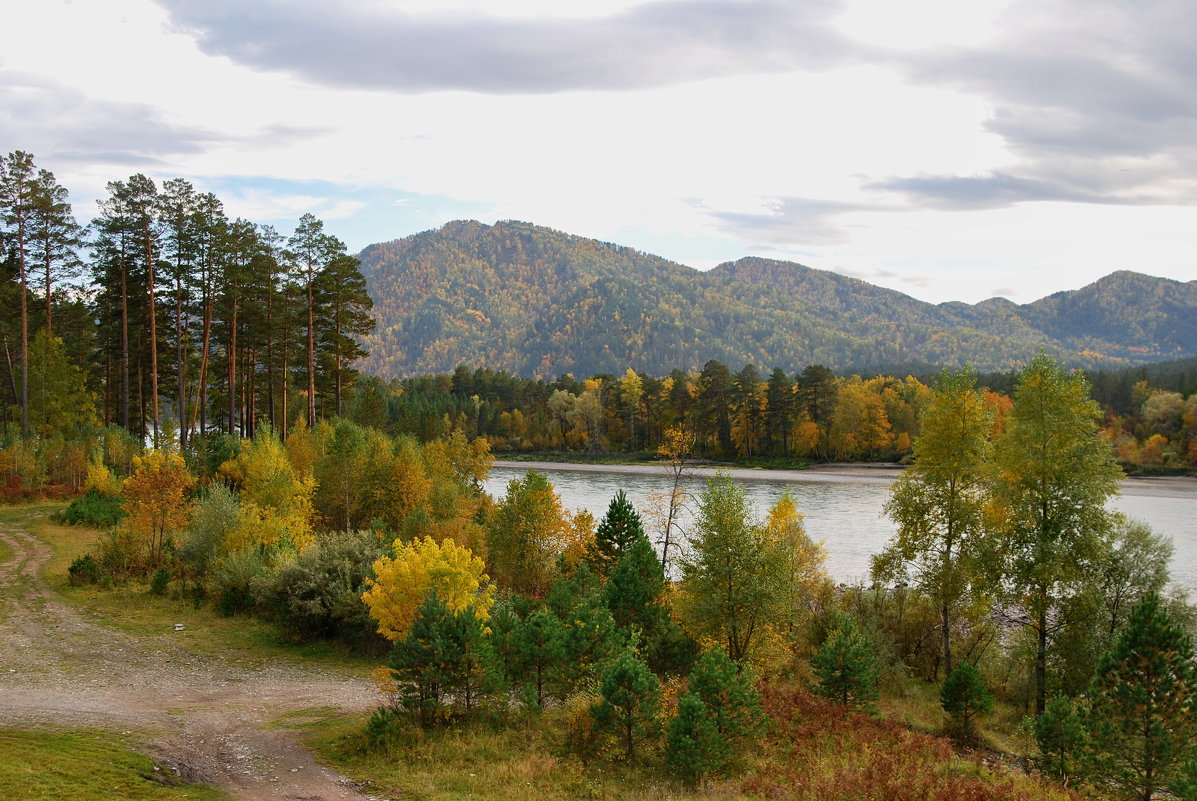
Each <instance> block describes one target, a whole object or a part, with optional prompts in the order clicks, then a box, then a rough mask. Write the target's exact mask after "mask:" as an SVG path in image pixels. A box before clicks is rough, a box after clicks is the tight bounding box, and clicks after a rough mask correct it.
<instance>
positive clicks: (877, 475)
mask: <svg viewBox="0 0 1197 801" xmlns="http://www.w3.org/2000/svg"><path fill="white" fill-rule="evenodd" d="M494 466H495V467H504V468H509V469H512V470H544V471H553V470H570V471H576V472H579V473H617V474H622V475H639V476H645V475H656V476H659V475H663V472H662V468H660V467H658V466H656V465H649V464H579V463H573V462H514V461H507V460H504V459H496V460H495V463H494ZM719 469H722V470H724V472H726V473H728V474H729V475H730V476H731V477H732V478H736V479H741V480H744V481H785V482H791V483H793V482H806V483H811V484H818V483H829V484H840V483H845V482H850V483H853V484H889V483H890V482H892V481H893V480H894V479H895V478H897V477H898V475H899V474H900V473H901V472H902V468H901V467H900V466H898V465H893V464H860V463H831V464H822V465H819V466H818V467H811V468H807V469H805V470H767V469H765V468H759V467H757V468H750V467H724V468H718V467H712V466H708V465H695V466H694V467H692V468H691V470H692V473H693V475H695V476H698V477H702V476H704V475H711V474H713V473H714V472H715V471H716V470H719ZM1122 494H1123V495H1137V496H1150V497H1158V498H1189V499H1197V478H1192V477H1189V476H1147V477H1136V478H1127V479H1124V480H1123V481H1122Z"/></svg>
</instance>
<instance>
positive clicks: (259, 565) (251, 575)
mask: <svg viewBox="0 0 1197 801" xmlns="http://www.w3.org/2000/svg"><path fill="white" fill-rule="evenodd" d="M266 572H267V558H266V554H265V553H264V552H263V551H262V550H261V549H260V548H252V547H251V548H245V549H242V550H240V551H234V552H233V553H231V554H229V555H228V556H227V557H225V559H224V561H223V562H221V563H220V566H219V567H218V568H217V569H216V578H215V582H214V583H215V590H216V593H215V594H216V597H217V601H216V611H217V612H219V613H220V614H222V615H224V616H225V617H232V616H233V615H236V614H238V613H240V612H248V611H250V610H251V609H253V608H254V594H253V590H252V587H253V583H254V580H255V579H257V578H258V577H259V576H263V575H265V574H266Z"/></svg>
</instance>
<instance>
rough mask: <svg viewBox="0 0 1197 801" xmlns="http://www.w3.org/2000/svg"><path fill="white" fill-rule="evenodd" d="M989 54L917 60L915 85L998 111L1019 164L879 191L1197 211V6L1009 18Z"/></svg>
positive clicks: (1150, 0)
mask: <svg viewBox="0 0 1197 801" xmlns="http://www.w3.org/2000/svg"><path fill="white" fill-rule="evenodd" d="M1007 13H1008V17H1007V21H1006V23H1007V24H1006V29H1005V33H1004V35H1003V36H1001V37H1000V38H998V39H996V40H995V41H993V42H991V43H989V44H988V45H987V46H985V47H983V48H972V49H956V50H945V51H940V52H937V53H934V54H916V55H913V56H907V57H904V58H905V61H904V62H899V63H900V64H901V66H902V68H903V69H905V70H906V71H907V73H908V74H909V75H910V77H912V78H913V79H914V80H916V81H918V82H921V83H925V84H931V85H935V86H940V87H948V88H954V89H957V90H963V91H965V92H966V93H968V94H970V95H972V96H975V97H980V98H983V99H985V100H987V101H988V102H990V103H991V104H992V106H993V114H992V115H991V117H990V119H989V120H988V122H987V124H986V128H987V129H988V130H989V131H990V132H992V133H994V134H997V135H998V136H1000V137H1001V138H1002V140H1003V141H1004V142H1005V144H1006V146H1007V149H1008V150H1009V151H1010V152H1011V154H1012V155H1014V156H1015V157H1016V161H1014V162H1012V163H1010V164H1008V165H1006V166H1005V167H1003V168H1002V169H1000V170H995V171H994V172H992V173H990V174H987V175H982V176H961V175H920V176H913V177H911V176H892V177H889V178H885V179H878V180H874V181H873V182H871V183H870V185H869V188H872V189H880V190H886V191H893V192H898V193H901V194H902V195H903V196H905V197H906V198H907V199H908V200H909V201H911V202H912V203H914V204H915V205H916V206H920V207H930V208H938V209H963V210H969V209H977V208H996V207H1001V206H1009V205H1013V204H1016V203H1022V202H1028V201H1065V202H1079V203H1098V204H1106V203H1117V204H1124V205H1152V204H1170V205H1176V204H1180V205H1188V204H1193V203H1197V182H1194V181H1193V180H1191V179H1189V178H1187V177H1186V176H1192V175H1194V174H1195V170H1197V49H1195V48H1193V47H1192V43H1191V33H1192V31H1193V30H1197V3H1192V2H1189V0H1141V1H1140V2H1134V3H1131V2H1126V1H1125V0H1055V1H1054V2H1043V1H1042V0H1033V1H1032V2H1024V3H1019V4H1016V5H1015V6H1013V7H1012V8H1010V9H1009V10H1008V12H1007Z"/></svg>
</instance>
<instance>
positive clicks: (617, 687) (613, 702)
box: [590, 649, 661, 762]
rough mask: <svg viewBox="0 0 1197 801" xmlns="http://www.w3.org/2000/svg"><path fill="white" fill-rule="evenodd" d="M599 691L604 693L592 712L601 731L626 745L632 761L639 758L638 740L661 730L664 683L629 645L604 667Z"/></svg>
mask: <svg viewBox="0 0 1197 801" xmlns="http://www.w3.org/2000/svg"><path fill="white" fill-rule="evenodd" d="M599 692H600V693H601V696H602V697H601V699H600V700H599V702H598V703H596V704H595V705H594V706H592V707H591V708H590V714H591V716H592V717H593V718H594V721H595V723H596V724H597V727H598V728H599V730H600V731H605V732H608V733H610V734H612V735H614V736H615V737H616V739H617V740H618V741H619V742H620V743H621V744H622V745H623V752H624V753H623V756H624V758H625V759H627V760H628V761H629V762H630V761H632V760H634V759H635V758H636V742H637V741H638V740H652V739H655V738H656V737H657V736H658V734H659V732H660V726H659V723H658V720H657V710H658V708H659V707H660V705H661V683H660V682H659V681H657V677H656V676H654V675H653V672H652V671H651V670H649V669H648V665H646V664H644V662H643V661H641V660H640V658H639V657H637V656H636V654H635V653H633V652H632V650H631V649H625V650H624V652H623V653H622V654H620V655H619V656H618V657H616V658H615V659H614V660H613V661H612V662H611V663H610V664H608V665H607V668H606V669H605V670H604V671H603V675H602V679H601V680H600V682H599Z"/></svg>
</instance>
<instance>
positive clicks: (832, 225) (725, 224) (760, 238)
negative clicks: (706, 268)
mask: <svg viewBox="0 0 1197 801" xmlns="http://www.w3.org/2000/svg"><path fill="white" fill-rule="evenodd" d="M766 207H767V210H766V211H762V212H743V211H719V210H710V211H708V212H707V216H708V217H709V218H710V219H711V220H712V221H713V222H714V223H715V225H716V226H717V227H718V228H719V229H721V230H722V231H724V232H725V233H728V234H730V235H733V236H735V237H737V238H740V239H743V240H746V241H750V242H759V243H761V244H765V245H772V246H776V247H808V246H812V245H835V244H839V243H842V242H845V241H847V240H848V239H849V238H850V236H849V231H848V229H847V227H845V226H844V225H842V224H840V223H839V222H838V219H839V218H840V217H842V216H843V215H845V214H851V213H853V212H861V211H879V210H884V209H883V208H882V207H879V206H872V205H867V204H862V203H847V202H841V201H835V200H820V199H818V198H805V197H784V198H776V199H774V200H771V201H769V202H768V203H767V204H766Z"/></svg>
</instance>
